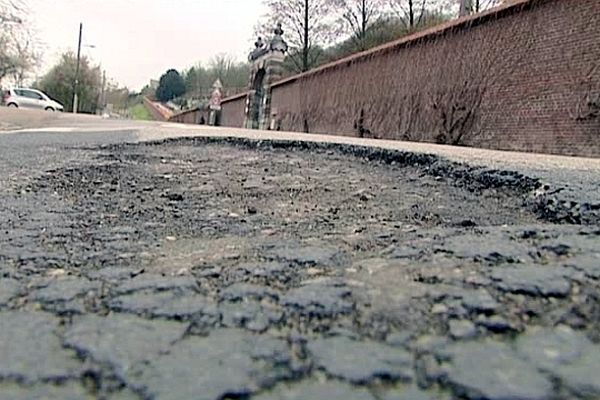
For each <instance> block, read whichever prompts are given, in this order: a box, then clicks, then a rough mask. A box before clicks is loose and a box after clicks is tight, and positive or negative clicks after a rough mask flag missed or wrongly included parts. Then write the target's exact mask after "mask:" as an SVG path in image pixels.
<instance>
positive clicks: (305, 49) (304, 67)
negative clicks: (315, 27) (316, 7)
mask: <svg viewBox="0 0 600 400" xmlns="http://www.w3.org/2000/svg"><path fill="white" fill-rule="evenodd" d="M308 2H309V0H304V40H303V43H302V44H303V49H302V72H306V71H308V50H309V43H308V34H309V26H308V22H309V18H308V17H309V15H308Z"/></svg>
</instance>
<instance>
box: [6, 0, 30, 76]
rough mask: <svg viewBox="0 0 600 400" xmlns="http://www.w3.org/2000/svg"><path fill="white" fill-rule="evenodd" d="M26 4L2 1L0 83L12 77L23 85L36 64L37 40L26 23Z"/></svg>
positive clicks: (12, 0)
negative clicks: (27, 74) (26, 76)
mask: <svg viewBox="0 0 600 400" xmlns="http://www.w3.org/2000/svg"><path fill="white" fill-rule="evenodd" d="M26 14H27V12H26V4H25V3H24V2H23V1H17V0H0V83H1V81H2V79H4V78H6V77H12V78H14V79H15V81H16V82H17V83H21V81H23V79H24V78H25V75H26V73H27V72H28V71H30V70H31V69H32V68H33V67H34V66H35V64H36V62H37V59H38V54H37V53H36V40H35V36H34V35H33V34H32V32H31V30H30V29H29V26H28V25H27V24H26V23H25V21H24V16H25V15H26Z"/></svg>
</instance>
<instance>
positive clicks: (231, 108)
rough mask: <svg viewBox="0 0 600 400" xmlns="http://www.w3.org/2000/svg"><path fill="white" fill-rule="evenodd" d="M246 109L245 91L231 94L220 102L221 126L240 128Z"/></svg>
mask: <svg viewBox="0 0 600 400" xmlns="http://www.w3.org/2000/svg"><path fill="white" fill-rule="evenodd" d="M245 109H246V93H242V94H238V95H236V96H231V97H229V98H226V99H223V101H222V102H221V126H231V127H235V128H242V127H243V125H244V113H245Z"/></svg>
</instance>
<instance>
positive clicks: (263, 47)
mask: <svg viewBox="0 0 600 400" xmlns="http://www.w3.org/2000/svg"><path fill="white" fill-rule="evenodd" d="M282 35H283V29H281V24H277V27H276V28H275V29H274V30H273V37H272V38H271V41H270V42H269V43H264V42H263V40H262V38H260V37H259V38H258V40H257V41H256V43H255V44H254V45H255V49H254V50H253V51H252V52H251V53H250V56H249V57H248V59H249V61H250V63H251V69H250V84H249V87H248V96H247V97H246V109H245V118H244V127H245V128H248V129H269V128H270V127H271V126H272V125H273V124H274V121H275V118H276V115H274V114H273V113H272V111H273V110H272V108H271V85H272V84H273V83H274V82H276V81H277V80H279V79H280V78H281V76H282V72H283V68H282V66H283V61H284V60H285V53H286V52H287V49H288V45H287V43H286V42H285V41H284V40H283V37H282Z"/></svg>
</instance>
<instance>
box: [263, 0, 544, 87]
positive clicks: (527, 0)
mask: <svg viewBox="0 0 600 400" xmlns="http://www.w3.org/2000/svg"><path fill="white" fill-rule="evenodd" d="M540 1H544V0H508V1H507V2H506V3H504V4H501V5H499V6H497V7H494V8H491V9H489V10H486V11H482V12H480V13H477V14H471V15H468V16H465V17H460V18H456V19H453V20H451V21H447V22H442V23H441V24H438V25H435V26H432V27H431V28H428V29H425V30H422V31H419V32H416V33H413V34H411V35H407V36H403V37H401V38H399V39H396V40H393V41H391V42H388V43H384V44H382V45H379V46H377V47H373V48H372V49H368V50H365V51H361V52H359V53H354V54H352V55H349V56H347V57H344V58H341V59H339V60H335V61H332V62H330V63H327V64H324V65H321V66H319V67H317V68H314V69H311V70H310V71H306V72H303V73H300V74H296V75H293V76H290V77H287V78H284V79H282V80H280V81H277V82H275V83H273V84H272V85H271V87H277V86H282V85H285V84H288V83H292V82H295V81H297V80H299V79H302V78H306V77H309V76H312V75H316V74H319V73H321V72H324V71H327V70H331V69H335V68H337V67H339V66H341V65H344V64H350V63H354V62H357V61H363V60H365V59H367V58H369V57H370V56H373V55H382V54H386V53H388V52H391V51H394V50H396V49H398V48H401V47H406V46H410V45H411V44H413V43H415V42H418V41H421V40H427V39H431V38H434V37H437V36H441V35H443V34H446V33H447V32H449V31H451V30H453V29H455V28H464V27H472V26H475V25H479V24H481V23H484V22H487V21H489V20H491V19H494V18H496V17H499V16H504V15H509V14H512V13H514V12H516V11H520V10H522V9H524V8H525V7H528V6H532V5H533V4H534V3H539V2H540ZM546 1H547V0H546Z"/></svg>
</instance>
